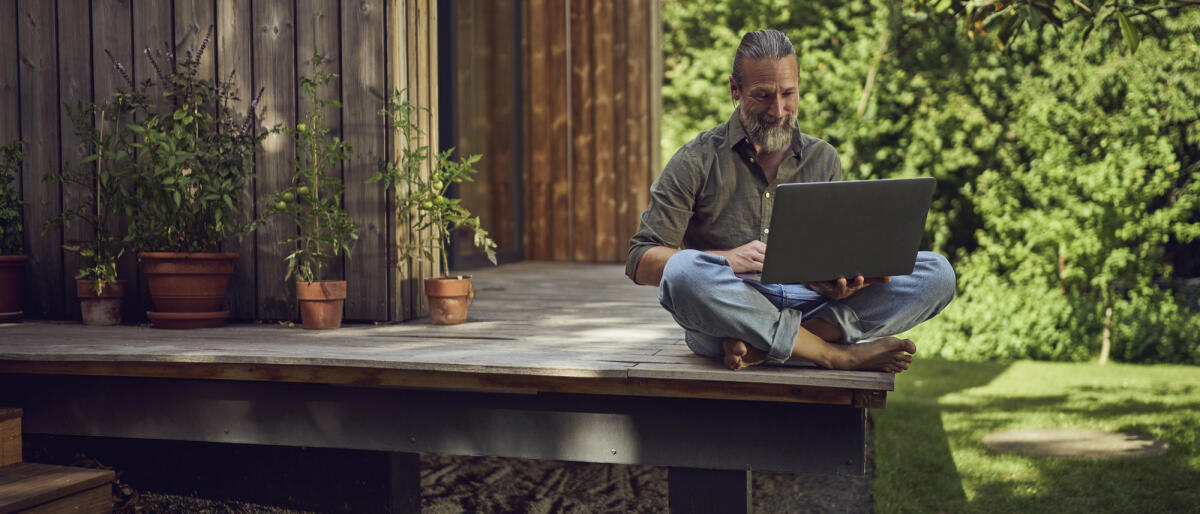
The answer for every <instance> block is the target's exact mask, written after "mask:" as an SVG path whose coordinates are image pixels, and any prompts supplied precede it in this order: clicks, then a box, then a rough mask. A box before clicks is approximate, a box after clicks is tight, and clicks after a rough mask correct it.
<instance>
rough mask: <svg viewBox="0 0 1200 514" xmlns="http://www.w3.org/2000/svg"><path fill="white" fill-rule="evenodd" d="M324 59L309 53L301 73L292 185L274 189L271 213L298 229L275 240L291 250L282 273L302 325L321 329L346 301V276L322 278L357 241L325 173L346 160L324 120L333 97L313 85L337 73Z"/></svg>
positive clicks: (337, 321) (345, 148) (338, 188)
mask: <svg viewBox="0 0 1200 514" xmlns="http://www.w3.org/2000/svg"><path fill="white" fill-rule="evenodd" d="M324 62H325V60H324V59H323V58H322V57H321V56H320V55H318V54H316V53H314V54H313V75H314V76H313V77H312V78H309V77H305V76H301V77H300V78H299V79H300V87H301V88H303V89H304V93H305V94H306V95H308V97H309V99H310V100H311V101H312V104H311V107H310V110H309V112H308V115H307V116H306V117H305V119H304V121H303V122H301V123H298V124H297V125H296V128H294V129H291V130H289V131H288V132H289V133H290V134H291V135H292V137H294V138H295V139H296V154H297V155H296V173H295V174H294V175H293V176H292V184H293V185H292V187H290V188H288V189H286V190H284V191H280V192H277V193H275V195H274V198H273V200H274V201H273V203H274V206H273V209H274V212H277V213H283V214H286V215H287V216H290V217H291V218H292V219H293V220H295V222H296V228H297V232H296V234H294V235H291V236H288V237H287V238H284V239H283V240H282V241H280V242H279V244H282V245H293V246H294V247H295V250H293V251H292V252H291V253H289V254H288V255H287V257H284V261H286V262H287V274H286V275H285V276H284V280H289V279H291V278H292V277H296V298H297V299H298V300H299V301H300V319H301V321H302V322H303V325H304V328H306V329H309V330H321V329H329V328H338V327H340V326H342V312H343V305H344V304H345V301H346V281H345V280H321V279H323V278H324V273H325V271H327V270H328V263H327V261H328V260H329V258H330V257H334V256H337V255H338V254H339V253H340V252H345V254H346V256H347V257H349V256H350V243H351V242H353V241H354V240H355V239H358V233H357V226H356V225H355V223H354V220H353V219H351V218H350V216H349V215H348V214H347V213H346V210H345V209H344V208H342V203H341V201H342V192H343V186H342V182H341V181H340V180H338V179H337V178H336V177H334V176H332V175H330V173H329V172H330V169H331V168H332V167H333V166H334V164H336V163H338V162H340V161H343V160H345V159H346V157H347V155H349V153H350V152H351V148H350V145H349V144H347V143H346V142H345V141H342V140H341V138H339V137H337V136H331V134H330V130H329V126H328V125H327V124H326V122H325V108H327V107H333V108H341V106H342V104H341V103H340V102H338V101H337V100H331V99H324V98H320V97H319V96H318V95H317V88H319V87H322V86H325V85H326V84H328V83H329V81H330V80H331V79H333V78H334V77H337V75H335V74H333V73H329V72H327V71H324V70H322V69H321V65H322V64H323V63H324Z"/></svg>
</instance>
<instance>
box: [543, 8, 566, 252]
mask: <svg viewBox="0 0 1200 514" xmlns="http://www.w3.org/2000/svg"><path fill="white" fill-rule="evenodd" d="M548 7H549V9H548V12H547V17H548V18H549V19H547V20H546V24H547V25H548V28H549V31H548V32H549V33H548V34H547V35H548V37H549V40H548V43H549V45H550V56H549V59H550V60H549V62H548V63H547V67H548V69H549V73H550V76H549V77H548V80H547V82H546V89H547V90H548V91H549V93H550V94H549V101H550V108H549V111H550V112H549V114H550V138H551V142H550V170H549V171H550V173H549V180H550V195H551V200H550V213H549V220H550V234H549V237H550V244H549V246H550V256H549V257H550V258H551V259H553V260H556V261H565V260H569V259H570V252H569V251H568V249H569V248H570V244H571V169H570V168H571V164H570V161H569V159H570V148H571V128H570V126H569V123H568V122H569V121H570V119H571V105H570V101H569V99H568V93H569V92H570V89H569V84H570V73H571V70H570V69H569V67H568V66H567V44H568V42H567V24H568V22H567V0H552V1H551V2H550V3H549V6H548Z"/></svg>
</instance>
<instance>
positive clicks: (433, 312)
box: [425, 276, 471, 325]
mask: <svg viewBox="0 0 1200 514" xmlns="http://www.w3.org/2000/svg"><path fill="white" fill-rule="evenodd" d="M425 296H426V297H428V298H429V322H430V323H433V324H434V325H457V324H459V323H463V322H465V321H467V305H468V304H469V303H470V299H471V298H470V297H471V277H470V276H463V277H461V278H458V277H454V278H451V277H437V278H427V279H425Z"/></svg>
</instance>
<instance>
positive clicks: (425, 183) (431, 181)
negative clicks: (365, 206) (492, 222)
mask: <svg viewBox="0 0 1200 514" xmlns="http://www.w3.org/2000/svg"><path fill="white" fill-rule="evenodd" d="M421 111H425V112H428V109H425V108H423V107H418V106H416V105H413V104H411V103H409V102H408V101H407V100H405V99H404V92H403V91H395V92H393V93H392V99H391V101H389V102H388V105H387V107H386V108H385V109H384V110H383V111H381V112H380V114H381V115H383V116H384V117H385V118H387V120H388V123H389V124H390V125H391V126H392V127H393V128H396V129H399V130H400V133H401V135H402V138H403V140H404V142H405V145H404V151H403V153H402V155H401V159H400V164H399V165H397V164H396V163H393V162H390V161H389V162H388V163H387V164H386V165H385V167H384V169H383V170H382V171H380V172H378V173H376V174H375V175H374V176H372V177H371V178H369V179H368V180H367V181H368V182H382V183H383V185H384V186H385V187H388V188H394V189H395V190H396V196H397V201H396V204H397V211H398V214H399V215H400V216H401V217H404V216H412V217H413V220H414V223H413V229H414V230H415V231H424V230H429V229H432V230H433V234H434V237H431V238H428V239H427V240H425V241H421V242H407V243H402V245H403V246H402V248H401V255H402V257H403V258H404V259H406V260H407V259H412V258H414V257H419V258H422V259H425V260H426V261H428V262H430V263H432V264H434V265H435V266H437V273H438V275H440V276H448V275H449V274H450V264H449V260H448V259H447V256H446V252H445V251H444V250H445V248H444V245H445V242H446V241H447V239H448V238H449V237H450V233H451V232H454V231H455V230H459V229H462V228H468V229H471V231H472V232H473V234H474V236H473V239H472V241H473V243H474V244H475V246H477V247H479V248H480V249H482V250H483V251H484V252H485V253H486V254H487V258H488V260H490V261H491V262H492V264H496V242H495V241H493V240H492V238H491V237H489V236H488V233H487V231H486V230H484V229H483V227H482V226H481V224H480V221H479V217H478V216H472V215H471V212H470V211H468V210H467V208H466V207H463V205H462V203H461V202H460V201H459V199H457V198H449V197H448V196H446V193H447V191H448V190H449V189H450V186H451V185H453V184H459V183H462V182H464V181H468V182H469V181H472V180H473V179H472V176H473V175H475V173H477V172H478V170H476V169H475V167H474V164H475V163H477V162H479V159H480V158H481V156H480V155H478V154H476V155H471V156H469V157H465V158H462V159H459V160H458V161H455V160H454V159H453V158H452V157H451V156H452V155H453V154H454V149H453V148H451V149H449V150H446V151H444V152H441V153H437V154H434V153H433V152H432V150H431V149H430V148H429V146H428V145H420V139H421V136H422V135H423V131H422V130H421V129H420V127H418V126H417V124H416V121H415V120H414V117H415V116H416V115H417V114H419V113H420V112H421ZM430 159H433V166H432V171H431V172H430V173H428V174H426V173H424V172H423V169H424V168H425V166H426V163H427V161H429V160H430ZM439 255H440V258H438V256H439Z"/></svg>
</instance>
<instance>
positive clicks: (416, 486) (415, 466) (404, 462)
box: [387, 452, 421, 512]
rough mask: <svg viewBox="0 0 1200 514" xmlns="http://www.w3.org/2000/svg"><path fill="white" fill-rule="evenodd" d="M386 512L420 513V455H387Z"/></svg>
mask: <svg viewBox="0 0 1200 514" xmlns="http://www.w3.org/2000/svg"><path fill="white" fill-rule="evenodd" d="M388 465H389V468H390V470H389V473H388V482H387V487H388V491H387V495H388V496H387V497H388V512H421V455H420V454H417V453H408V452H389V453H388Z"/></svg>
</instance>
